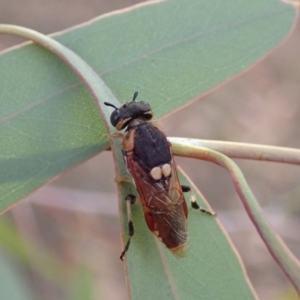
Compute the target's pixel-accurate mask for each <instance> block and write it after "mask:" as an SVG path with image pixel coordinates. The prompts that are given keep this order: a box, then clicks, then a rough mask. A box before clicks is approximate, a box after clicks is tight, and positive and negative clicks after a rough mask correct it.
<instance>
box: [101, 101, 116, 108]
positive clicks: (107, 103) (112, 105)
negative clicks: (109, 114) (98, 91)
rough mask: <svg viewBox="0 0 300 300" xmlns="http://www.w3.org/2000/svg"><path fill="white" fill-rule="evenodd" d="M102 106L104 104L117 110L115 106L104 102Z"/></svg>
mask: <svg viewBox="0 0 300 300" xmlns="http://www.w3.org/2000/svg"><path fill="white" fill-rule="evenodd" d="M104 104H105V105H106V106H111V107H113V108H115V109H118V108H117V107H116V106H114V105H113V104H111V103H109V102H104Z"/></svg>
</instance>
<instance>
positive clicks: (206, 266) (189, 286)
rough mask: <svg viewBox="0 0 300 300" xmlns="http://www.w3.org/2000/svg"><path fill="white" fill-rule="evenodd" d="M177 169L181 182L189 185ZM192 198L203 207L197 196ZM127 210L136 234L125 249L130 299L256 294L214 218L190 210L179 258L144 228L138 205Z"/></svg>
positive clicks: (220, 297) (213, 297) (236, 296)
mask: <svg viewBox="0 0 300 300" xmlns="http://www.w3.org/2000/svg"><path fill="white" fill-rule="evenodd" d="M180 174H181V175H180V181H181V183H182V184H186V185H189V186H192V183H191V182H190V181H188V179H187V178H186V177H185V175H184V174H183V173H180ZM194 188H195V187H194ZM129 191H130V190H128V191H127V192H129ZM187 199H188V197H187ZM197 202H198V203H199V204H200V205H201V206H202V207H204V208H207V204H206V203H205V202H204V201H203V199H202V198H200V197H199V196H198V195H197ZM188 206H189V207H190V205H188ZM132 209H133V221H134V225H135V229H136V233H135V235H134V237H133V239H132V243H131V245H130V249H129V251H128V252H127V254H126V257H127V263H128V268H127V271H128V276H129V278H130V280H129V285H130V291H131V297H132V298H131V299H149V300H150V299H181V300H184V299H187V300H190V299H218V300H221V299H230V300H231V299H255V296H254V294H253V291H252V289H251V287H250V285H249V283H248V282H247V280H245V273H244V269H243V267H242V266H241V264H240V261H239V259H238V257H237V255H236V253H235V252H234V251H233V249H232V245H230V242H229V241H228V238H227V236H226V235H224V232H223V231H222V229H221V228H220V225H219V223H218V222H216V219H215V218H214V217H212V216H209V215H206V214H203V213H200V212H199V211H196V210H193V209H190V210H189V217H188V230H189V247H188V253H187V256H186V257H184V258H178V257H176V256H174V255H173V254H172V253H171V252H170V251H169V250H167V249H166V247H165V246H164V245H163V244H162V243H160V242H158V241H157V240H156V238H155V237H154V236H153V234H152V233H151V232H150V231H149V229H148V228H147V226H146V224H145V221H144V219H143V212H142V207H141V205H133V207H132ZM124 226H125V223H124Z"/></svg>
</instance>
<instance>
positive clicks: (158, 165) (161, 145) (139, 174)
mask: <svg viewBox="0 0 300 300" xmlns="http://www.w3.org/2000/svg"><path fill="white" fill-rule="evenodd" d="M137 95H138V92H135V93H134V95H133V99H132V101H131V102H127V103H125V104H123V105H122V106H121V107H120V108H117V107H116V106H115V105H113V104H111V103H108V102H104V104H105V105H107V106H111V107H113V108H114V109H115V110H114V111H113V112H112V114H111V117H110V122H111V124H112V125H113V126H114V127H115V128H116V129H117V130H118V131H121V130H123V129H125V134H124V137H123V141H122V154H123V158H124V162H125V165H126V168H127V170H128V172H129V173H130V174H131V175H132V178H133V181H134V184H135V187H136V190H137V192H138V195H139V198H140V201H141V203H142V205H143V210H144V216H145V220H146V223H147V225H148V228H149V229H150V230H151V232H152V233H153V234H154V235H155V236H156V237H157V238H158V239H159V240H161V241H162V242H163V243H164V244H165V245H166V247H167V248H168V249H169V250H170V251H171V252H173V253H174V254H176V255H178V256H181V257H183V256H185V254H186V249H187V239H188V234H187V217H188V209H187V205H186V201H185V198H184V195H183V193H184V192H189V191H190V190H191V189H190V187H188V186H182V185H181V184H180V181H179V178H178V174H177V170H176V164H175V161H174V158H173V155H172V152H171V143H170V142H169V141H168V139H167V137H166V134H165V133H164V132H163V130H162V129H161V128H160V127H159V126H158V125H157V124H156V123H153V122H150V120H151V119H152V117H153V112H152V109H151V107H150V105H149V104H148V103H147V102H145V101H139V102H138V101H135V100H136V98H137ZM125 200H126V202H127V214H128V227H129V238H128V241H127V243H126V245H125V248H124V250H123V252H122V253H121V256H120V258H121V260H123V258H124V256H125V253H126V252H127V250H128V248H129V245H130V241H131V238H132V237H133V235H134V227H133V222H132V217H131V209H130V205H131V204H133V203H134V202H135V200H136V196H134V195H132V194H129V195H128V196H127V197H126V199H125ZM191 203H192V207H193V208H195V209H199V210H201V211H202V212H205V213H207V214H210V215H213V213H211V212H209V211H206V210H205V209H202V208H200V207H199V205H198V204H197V202H196V201H195V199H194V198H193V197H191Z"/></svg>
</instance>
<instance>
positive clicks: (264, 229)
mask: <svg viewBox="0 0 300 300" xmlns="http://www.w3.org/2000/svg"><path fill="white" fill-rule="evenodd" d="M172 148H173V153H174V154H175V155H179V156H185V157H193V158H197V159H203V160H206V161H210V162H213V163H215V164H217V165H219V166H221V167H223V168H225V169H226V170H227V171H228V172H229V174H230V175H231V178H232V181H233V184H234V187H235V189H236V191H237V193H238V195H239V197H240V199H241V201H242V203H243V205H244V207H245V209H246V212H247V213H248V215H249V217H250V219H251V220H252V222H253V224H254V226H255V227H256V229H257V231H258V233H259V235H260V236H261V238H262V240H263V241H264V243H265V245H266V247H267V248H268V250H269V252H270V253H271V255H272V257H273V258H274V260H275V261H276V262H277V264H278V265H279V266H280V268H281V269H282V270H283V272H284V273H285V275H286V276H287V278H288V279H289V280H290V281H291V283H292V284H293V285H294V287H295V289H296V291H297V292H298V294H299V295H300V264H299V261H298V260H297V259H296V258H295V256H294V255H293V254H292V253H291V252H290V250H289V249H288V248H287V247H286V246H285V244H284V242H283V241H282V239H281V238H280V237H279V236H278V235H277V234H276V232H275V231H274V230H273V228H272V227H271V225H270V224H269V223H268V221H267V220H266V219H265V217H264V216H263V213H262V210H261V208H260V206H259V204H258V202H257V200H256V198H255V196H254V194H253V193H252V191H251V189H250V187H249V186H248V184H247V181H246V179H245V177H244V175H243V173H242V172H241V170H240V169H239V167H238V166H237V165H236V164H235V162H233V161H232V160H231V159H230V158H228V157H227V156H225V155H223V154H221V153H219V152H217V151H214V150H210V149H207V148H204V147H197V146H192V145H186V144H185V145H182V144H181V145H179V144H176V143H174V144H173V145H172Z"/></svg>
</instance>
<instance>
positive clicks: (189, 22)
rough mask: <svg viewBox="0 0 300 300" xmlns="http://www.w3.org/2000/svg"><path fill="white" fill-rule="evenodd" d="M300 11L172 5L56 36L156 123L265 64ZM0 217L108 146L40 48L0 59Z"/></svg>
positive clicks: (84, 103)
mask: <svg viewBox="0 0 300 300" xmlns="http://www.w3.org/2000/svg"><path fill="white" fill-rule="evenodd" d="M295 16H296V11H295V10H294V9H293V8H292V6H290V5H287V4H284V3H282V2H280V1H278V0H273V1H271V0H266V1H262V0H256V1H247V2H245V1H226V3H225V2H217V1H201V2H199V1H196V0H194V1H189V4H188V5H187V4H186V3H184V2H183V1H175V0H172V1H171V0H170V1H165V2H157V3H149V4H147V5H143V6H137V7H135V8H134V9H132V10H126V11H124V12H123V13H118V14H111V15H106V16H104V17H102V18H99V19H95V20H93V21H91V22H89V23H85V24H83V25H82V26H79V27H77V28H74V29H71V30H70V31H67V32H63V33H60V34H58V35H56V39H57V40H58V41H60V42H61V43H63V44H64V45H66V46H68V47H69V48H71V49H72V50H74V51H75V52H77V53H78V54H79V55H81V56H82V57H83V58H84V59H85V60H86V61H87V62H88V63H89V64H90V65H91V66H93V68H94V69H95V70H96V71H97V72H98V74H99V75H100V76H101V77H102V78H103V80H104V81H105V82H106V84H107V85H108V86H109V88H111V90H112V91H113V93H114V94H115V95H116V96H117V98H119V99H122V101H126V100H129V99H130V98H131V96H132V93H133V92H134V91H135V90H139V92H140V97H141V99H144V100H147V101H149V102H150V103H151V105H152V106H153V110H154V112H155V116H156V117H161V116H163V115H165V114H166V113H169V112H170V111H172V110H174V109H176V108H178V107H180V106H181V105H184V104H186V103H188V102H189V101H190V100H191V99H192V98H195V97H197V96H199V95H200V94H201V93H204V92H206V91H207V90H209V89H211V88H213V87H215V86H216V85H217V84H220V83H221V82H223V81H224V80H226V79H228V78H229V77H231V76H233V75H235V74H236V73H238V72H240V71H242V70H245V69H246V68H248V67H249V66H250V65H251V64H253V63H254V62H255V61H257V60H259V59H261V58H262V57H263V56H264V55H265V54H266V53H267V52H268V51H270V50H271V49H272V48H274V46H276V45H277V44H278V43H280V42H281V41H282V39H283V38H284V37H285V36H286V35H287V33H288V32H289V31H290V28H291V26H292V24H293V22H294V19H295ZM0 78H1V81H0V96H1V102H0V124H1V125H0V137H1V145H0V169H1V173H0V195H1V196H0V210H1V211H3V210H5V209H6V208H8V207H9V206H10V205H12V204H13V203H15V202H16V201H17V200H19V199H21V198H23V197H24V196H26V195H28V194H29V193H30V192H32V191H33V190H35V189H37V188H38V187H40V186H42V185H43V184H45V183H46V182H48V181H49V180H51V179H52V178H54V177H55V176H57V175H58V174H60V173H61V172H63V171H65V170H66V169H69V168H71V167H73V166H75V165H76V164H78V163H80V162H82V161H84V160H86V159H87V158H89V157H91V156H93V155H96V154H97V153H99V152H100V151H101V150H103V149H104V148H105V147H107V145H108V141H107V136H106V131H105V127H104V124H103V122H102V121H101V119H100V117H99V114H98V111H97V109H96V105H95V103H94V102H93V100H92V97H91V95H90V94H89V92H88V91H87V89H86V88H85V87H84V84H83V83H82V82H81V81H80V80H79V79H78V77H77V76H76V75H75V74H74V73H73V72H72V71H71V70H70V69H69V67H68V66H66V65H65V64H64V63H63V62H62V61H61V60H60V59H59V58H57V57H55V55H53V54H52V53H49V52H48V51H46V50H45V49H42V48H41V47H40V46H36V45H26V46H23V47H18V48H15V49H13V50H12V51H9V52H6V53H3V54H2V55H1V56H0Z"/></svg>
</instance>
